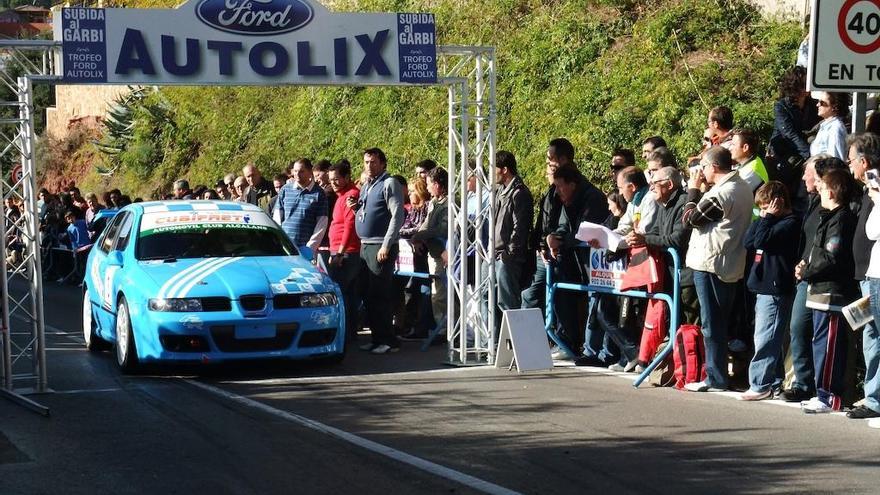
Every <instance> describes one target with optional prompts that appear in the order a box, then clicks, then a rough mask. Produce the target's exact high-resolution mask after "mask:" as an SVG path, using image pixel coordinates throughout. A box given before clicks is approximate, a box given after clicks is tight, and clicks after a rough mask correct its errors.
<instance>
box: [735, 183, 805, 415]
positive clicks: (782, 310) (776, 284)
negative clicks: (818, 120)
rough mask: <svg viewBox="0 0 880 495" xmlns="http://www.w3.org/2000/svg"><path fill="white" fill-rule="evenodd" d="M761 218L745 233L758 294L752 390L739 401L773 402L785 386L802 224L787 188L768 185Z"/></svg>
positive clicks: (759, 199)
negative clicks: (786, 343) (784, 346)
mask: <svg viewBox="0 0 880 495" xmlns="http://www.w3.org/2000/svg"><path fill="white" fill-rule="evenodd" d="M755 204H756V205H758V208H759V209H760V213H759V216H760V218H759V219H758V220H757V221H755V222H752V224H751V225H750V226H749V230H748V231H747V232H746V238H745V241H744V242H745V247H746V249H748V250H749V251H750V252H751V251H754V252H755V259H754V263H753V264H752V268H751V270H750V273H749V278H748V282H747V286H748V288H749V290H750V291H751V292H753V293H754V294H756V296H757V304H756V305H755V354H754V356H753V357H752V362H751V364H750V365H749V390H748V391H746V392H744V393H743V394H741V395H740V396H739V399H740V400H747V401H753V400H763V399H767V398H770V397H771V396H772V394H773V390H774V389H777V390H778V389H780V388H781V386H782V375H783V373H782V370H781V369H780V364H781V362H780V357H781V354H782V339H783V338H785V331H786V329H787V328H788V321H789V317H790V316H791V306H792V302H793V300H794V267H795V264H796V263H797V256H798V236H799V234H800V220H799V219H798V217H797V215H795V214H794V213H792V208H791V199H790V197H789V195H788V190H787V189H786V187H785V185H784V184H783V183H781V182H778V181H770V182H768V183H766V184H764V185H763V186H761V187H760V188H758V192H757V193H756V194H755Z"/></svg>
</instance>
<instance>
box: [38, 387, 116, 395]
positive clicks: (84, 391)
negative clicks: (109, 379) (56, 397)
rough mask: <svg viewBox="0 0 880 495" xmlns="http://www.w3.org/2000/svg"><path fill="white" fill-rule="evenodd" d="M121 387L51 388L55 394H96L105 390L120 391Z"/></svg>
mask: <svg viewBox="0 0 880 495" xmlns="http://www.w3.org/2000/svg"><path fill="white" fill-rule="evenodd" d="M121 390H122V389H121V388H82V389H78V390H53V391H52V392H53V393H55V394H68V395H70V394H96V393H107V392H120V391H121Z"/></svg>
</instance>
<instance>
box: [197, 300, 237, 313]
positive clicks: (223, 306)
mask: <svg viewBox="0 0 880 495" xmlns="http://www.w3.org/2000/svg"><path fill="white" fill-rule="evenodd" d="M201 301H202V311H231V310H232V303H231V302H230V301H229V298H228V297H203V298H201Z"/></svg>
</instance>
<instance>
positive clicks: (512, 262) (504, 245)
mask: <svg viewBox="0 0 880 495" xmlns="http://www.w3.org/2000/svg"><path fill="white" fill-rule="evenodd" d="M495 177H496V182H497V183H498V191H497V192H496V196H495V204H494V205H493V208H494V209H495V225H494V228H495V287H496V291H497V292H496V294H497V295H496V301H495V302H496V307H497V309H498V310H500V311H504V310H506V309H519V307H520V305H521V304H522V298H521V293H522V286H521V285H520V278H521V276H522V272H523V265H524V264H525V262H526V257H527V256H528V255H529V251H528V240H529V230H530V229H531V227H532V217H533V216H534V212H533V210H534V203H535V201H534V199H532V193H531V192H530V191H529V188H528V187H526V185H525V183H524V182H523V180H522V178H520V176H519V175H518V173H517V166H516V157H514V156H513V153H511V152H509V151H499V152H498V153H496V155H495ZM500 325H501V318H497V319H496V324H495V327H496V329H498V328H500Z"/></svg>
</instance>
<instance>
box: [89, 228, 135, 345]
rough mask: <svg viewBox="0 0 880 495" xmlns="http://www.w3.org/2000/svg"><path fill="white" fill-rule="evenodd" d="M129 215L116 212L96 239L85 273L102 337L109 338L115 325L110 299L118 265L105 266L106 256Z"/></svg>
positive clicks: (113, 309) (113, 310)
mask: <svg viewBox="0 0 880 495" xmlns="http://www.w3.org/2000/svg"><path fill="white" fill-rule="evenodd" d="M128 217H131V214H130V213H129V212H123V213H119V214H117V215H116V216H115V217H114V218H113V219H112V220H110V224H109V225H107V228H106V229H105V230H104V233H103V234H102V236H101V237H100V238H99V239H98V243H97V244H98V245H97V249H96V250H95V254H94V255H93V256H94V257H93V258H92V264H91V265H90V266H89V269H88V271H89V272H88V274H87V275H86V277H87V280H88V284H89V297H90V298H91V301H92V305H93V306H96V309H97V311H95V316H97V319H98V335H99V336H100V337H102V338H105V339H106V338H110V337H111V336H112V335H113V334H114V326H115V323H116V322H115V313H116V308H115V307H114V306H115V304H114V303H115V301H112V303H111V299H112V294H113V292H112V290H113V283H112V280H113V279H114V275H115V273H116V271H118V269H119V267H118V266H113V267H109V266H107V258H108V256H109V254H110V252H111V251H112V250H113V249H114V246H115V245H116V240H117V238H118V237H119V232H120V228H121V227H122V225H123V222H125V220H126V218H128Z"/></svg>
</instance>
